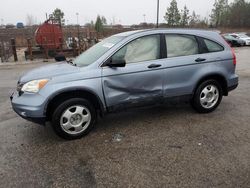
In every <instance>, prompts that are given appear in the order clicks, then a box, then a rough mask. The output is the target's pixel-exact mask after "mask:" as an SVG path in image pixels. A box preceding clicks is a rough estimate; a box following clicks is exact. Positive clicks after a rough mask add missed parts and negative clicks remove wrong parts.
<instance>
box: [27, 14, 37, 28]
mask: <svg viewBox="0 0 250 188" xmlns="http://www.w3.org/2000/svg"><path fill="white" fill-rule="evenodd" d="M35 22H36V19H35V18H34V16H33V15H31V14H27V16H26V25H27V26H32V25H34V24H35Z"/></svg>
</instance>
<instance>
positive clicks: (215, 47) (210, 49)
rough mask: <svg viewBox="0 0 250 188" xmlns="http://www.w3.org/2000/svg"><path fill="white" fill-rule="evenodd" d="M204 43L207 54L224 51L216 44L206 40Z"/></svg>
mask: <svg viewBox="0 0 250 188" xmlns="http://www.w3.org/2000/svg"><path fill="white" fill-rule="evenodd" d="M204 42H205V44H206V46H207V49H208V52H219V51H222V50H224V48H223V47H222V46H221V45H219V44H218V43H216V42H213V41H211V40H208V39H204Z"/></svg>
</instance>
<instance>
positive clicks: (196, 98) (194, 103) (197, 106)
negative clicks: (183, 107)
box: [191, 79, 223, 113]
mask: <svg viewBox="0 0 250 188" xmlns="http://www.w3.org/2000/svg"><path fill="white" fill-rule="evenodd" d="M210 85H212V86H215V87H216V88H217V90H218V100H217V102H216V103H215V104H214V105H213V106H211V108H205V107H204V106H203V105H202V104H201V100H200V97H201V95H202V91H203V89H205V88H206V87H208V86H210ZM216 92H217V91H216ZM222 96H223V91H222V87H221V85H220V84H219V82H217V81H216V80H212V79H211V80H206V81H204V82H202V83H201V84H200V85H199V86H198V87H197V89H196V90H195V93H194V96H193V98H192V101H191V104H192V107H193V108H194V109H195V110H196V111H197V112H199V113H210V112H212V111H214V110H215V109H216V108H217V107H218V106H219V104H220V102H221V100H222ZM215 101H216V100H215Z"/></svg>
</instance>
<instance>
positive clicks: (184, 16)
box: [180, 5, 190, 26]
mask: <svg viewBox="0 0 250 188" xmlns="http://www.w3.org/2000/svg"><path fill="white" fill-rule="evenodd" d="M189 20H190V15H189V10H188V8H187V6H186V5H185V6H184V9H183V10H182V11H181V21H180V25H181V26H187V25H188V24H189Z"/></svg>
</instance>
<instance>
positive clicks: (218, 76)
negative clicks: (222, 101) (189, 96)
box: [193, 73, 228, 96]
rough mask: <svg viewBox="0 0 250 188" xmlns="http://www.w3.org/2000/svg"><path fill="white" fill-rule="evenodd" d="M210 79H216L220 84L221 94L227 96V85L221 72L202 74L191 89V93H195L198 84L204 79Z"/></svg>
mask: <svg viewBox="0 0 250 188" xmlns="http://www.w3.org/2000/svg"><path fill="white" fill-rule="evenodd" d="M211 79H213V80H216V81H218V82H219V84H220V85H221V88H222V91H223V95H224V96H227V95H228V87H227V81H226V78H225V76H223V75H222V74H218V73H215V74H208V75H205V76H203V77H202V78H201V79H199V80H198V82H197V83H196V85H195V88H194V90H193V94H194V93H195V91H196V89H197V88H198V87H199V85H200V84H201V83H202V82H204V81H206V80H211Z"/></svg>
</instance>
